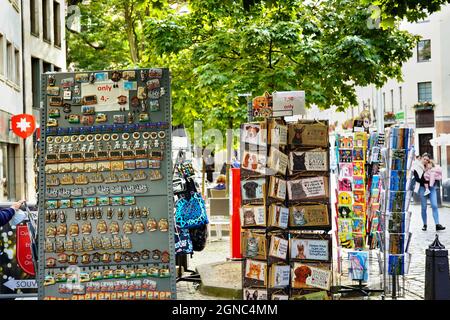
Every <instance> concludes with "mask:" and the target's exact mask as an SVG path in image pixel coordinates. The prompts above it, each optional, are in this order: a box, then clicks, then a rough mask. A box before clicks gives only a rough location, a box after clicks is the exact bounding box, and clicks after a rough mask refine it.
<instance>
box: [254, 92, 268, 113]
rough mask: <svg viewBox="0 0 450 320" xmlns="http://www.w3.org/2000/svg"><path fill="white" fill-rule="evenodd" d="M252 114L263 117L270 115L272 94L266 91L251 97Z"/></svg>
mask: <svg viewBox="0 0 450 320" xmlns="http://www.w3.org/2000/svg"><path fill="white" fill-rule="evenodd" d="M253 116H254V117H263V118H270V117H272V96H271V95H270V94H269V93H268V92H265V93H264V95H262V96H259V97H255V98H254V99H253Z"/></svg>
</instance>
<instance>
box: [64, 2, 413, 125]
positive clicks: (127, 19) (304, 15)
mask: <svg viewBox="0 0 450 320" xmlns="http://www.w3.org/2000/svg"><path fill="white" fill-rule="evenodd" d="M244 4H245V3H243V1H232V0H202V1H200V0H191V1H153V0H132V1H125V0H106V1H99V0H92V1H90V2H86V4H81V5H80V6H81V11H82V24H83V29H82V32H81V33H70V32H69V38H68V41H69V54H68V58H69V62H71V63H72V64H73V65H74V67H75V68H76V69H91V70H98V69H108V68H121V67H134V66H141V67H150V66H164V67H169V68H170V69H171V72H172V101H173V109H174V110H173V123H174V125H178V124H184V125H185V126H186V127H188V128H190V129H191V132H192V128H193V122H194V120H203V121H204V127H205V128H209V127H215V128H218V129H220V130H223V129H225V128H230V127H232V128H236V127H238V126H239V125H240V123H242V122H243V121H245V117H246V104H245V99H243V98H241V97H239V94H240V93H246V92H251V93H252V94H253V96H255V95H260V94H263V93H264V91H270V92H271V91H275V90H277V91H282V90H297V89H302V90H305V91H306V99H307V104H317V105H318V106H320V107H321V108H329V107H330V106H333V105H336V106H338V107H339V108H340V109H344V108H346V107H349V106H352V105H355V104H356V103H357V101H356V95H355V87H356V86H365V85H368V84H376V85H377V86H381V85H382V84H383V83H384V82H385V81H386V80H387V79H388V78H397V79H399V78H400V77H401V65H402V63H403V62H405V61H406V60H407V59H409V58H410V57H411V55H412V49H413V48H414V46H415V43H416V40H417V39H416V38H415V37H413V36H412V35H410V34H409V33H407V32H405V31H400V30H398V29H397V28H389V29H383V30H374V29H370V28H368V25H367V21H368V19H369V17H370V15H371V12H370V11H369V10H367V6H366V5H365V4H363V3H358V2H355V1H350V0H322V1H316V2H315V3H313V2H311V1H301V0H285V1H275V0H271V1H250V3H249V4H248V5H247V4H245V6H244ZM183 6H187V8H188V10H187V11H181V10H180V8H181V7H183Z"/></svg>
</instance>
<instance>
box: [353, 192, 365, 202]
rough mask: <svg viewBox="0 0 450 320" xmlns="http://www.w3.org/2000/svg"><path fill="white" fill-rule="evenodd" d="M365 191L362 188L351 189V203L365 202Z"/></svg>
mask: <svg viewBox="0 0 450 320" xmlns="http://www.w3.org/2000/svg"><path fill="white" fill-rule="evenodd" d="M365 195H366V193H365V192H364V190H355V191H353V203H365V202H366V196H365Z"/></svg>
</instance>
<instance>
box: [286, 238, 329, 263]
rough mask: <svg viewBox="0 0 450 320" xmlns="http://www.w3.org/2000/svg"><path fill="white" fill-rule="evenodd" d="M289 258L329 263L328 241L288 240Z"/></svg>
mask: <svg viewBox="0 0 450 320" xmlns="http://www.w3.org/2000/svg"><path fill="white" fill-rule="evenodd" d="M289 249H290V257H291V259H293V260H317V261H330V240H329V239H325V240H322V239H300V238H291V239H290V240H289Z"/></svg>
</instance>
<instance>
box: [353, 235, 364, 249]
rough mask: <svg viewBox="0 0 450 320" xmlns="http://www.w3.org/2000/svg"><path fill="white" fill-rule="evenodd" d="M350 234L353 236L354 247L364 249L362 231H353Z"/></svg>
mask: <svg viewBox="0 0 450 320" xmlns="http://www.w3.org/2000/svg"><path fill="white" fill-rule="evenodd" d="M352 236H353V245H354V248H355V249H356V250H363V249H365V247H366V245H365V243H366V237H365V234H364V233H356V232H353V233H352Z"/></svg>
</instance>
